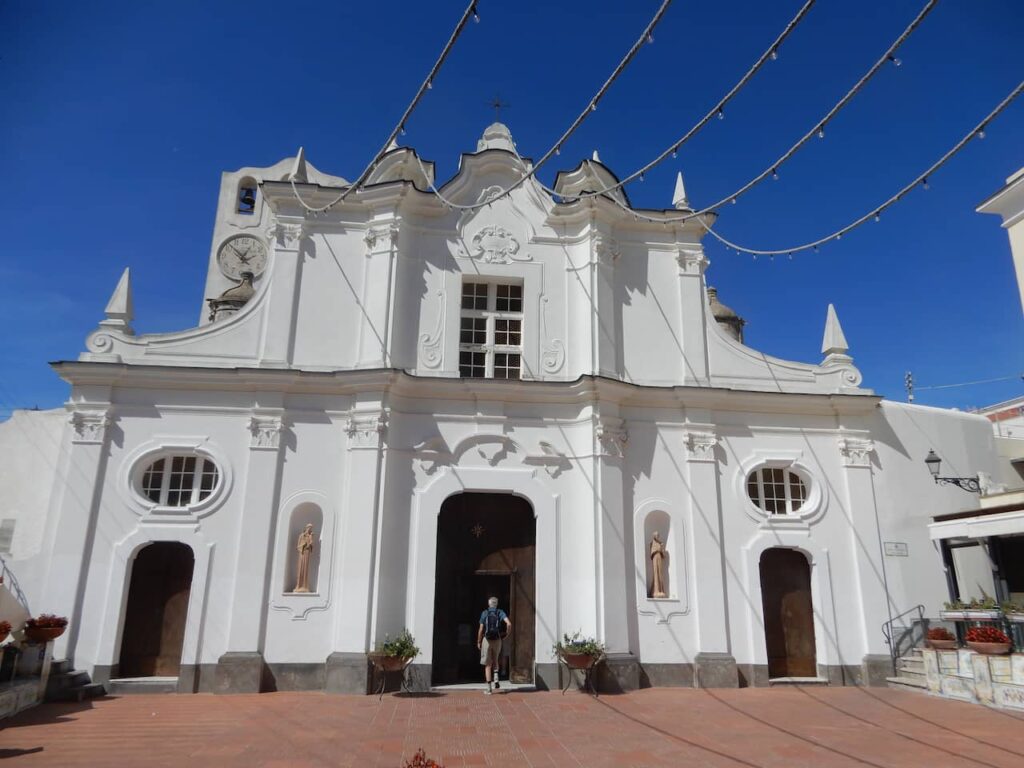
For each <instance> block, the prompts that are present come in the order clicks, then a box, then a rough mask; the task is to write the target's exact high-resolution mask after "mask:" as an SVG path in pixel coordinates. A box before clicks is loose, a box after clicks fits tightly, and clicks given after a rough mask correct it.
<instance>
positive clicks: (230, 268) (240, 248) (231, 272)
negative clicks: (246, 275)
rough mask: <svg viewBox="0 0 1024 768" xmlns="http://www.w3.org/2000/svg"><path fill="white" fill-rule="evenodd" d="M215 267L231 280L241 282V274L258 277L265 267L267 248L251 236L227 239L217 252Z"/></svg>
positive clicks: (237, 236)
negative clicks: (248, 273) (249, 273)
mask: <svg viewBox="0 0 1024 768" xmlns="http://www.w3.org/2000/svg"><path fill="white" fill-rule="evenodd" d="M217 266H219V267H220V271H221V272H223V273H224V276H225V277H229V278H231V279H232V280H241V279H242V273H243V272H252V274H253V276H254V277H259V275H260V274H262V273H263V270H264V269H266V267H267V246H265V245H264V244H263V242H262V241H260V240H257V239H256V238H255V237H253V236H252V235H236V236H235V237H231V238H228V239H227V240H225V241H224V243H223V244H222V245H221V247H220V250H218V251H217Z"/></svg>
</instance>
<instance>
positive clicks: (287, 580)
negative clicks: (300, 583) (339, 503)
mask: <svg viewBox="0 0 1024 768" xmlns="http://www.w3.org/2000/svg"><path fill="white" fill-rule="evenodd" d="M307 525H312V526H313V551H312V553H311V554H310V558H309V594H314V595H315V594H317V584H318V582H319V580H320V555H321V551H322V550H323V527H324V514H323V511H322V510H321V509H320V507H319V506H318V505H316V504H314V503H312V502H309V501H306V502H302V503H301V504H298V505H297V506H296V507H295V508H294V509H292V512H291V517H290V518H289V520H288V529H287V533H286V537H285V541H284V546H285V547H287V548H288V556H287V557H286V558H285V569H284V584H282V585H281V589H282V591H283V592H285V593H287V594H301V593H296V592H295V591H294V590H295V582H296V579H297V574H298V567H299V551H298V543H299V536H300V535H302V531H303V529H304V528H305V527H306V526H307Z"/></svg>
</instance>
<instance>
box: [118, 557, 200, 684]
mask: <svg viewBox="0 0 1024 768" xmlns="http://www.w3.org/2000/svg"><path fill="white" fill-rule="evenodd" d="M193 564H194V558H193V556H192V550H191V549H190V548H189V547H188V546H186V545H185V544H179V543H177V542H167V541H164V542H158V543H156V544H150V545H148V546H146V547H145V548H143V549H142V550H141V551H140V552H139V553H138V555H136V557H135V562H134V564H133V565H132V578H131V585H130V586H129V588H128V606H127V608H126V610H125V617H124V633H123V634H122V639H121V658H120V662H119V663H118V668H117V675H118V677H175V676H177V674H178V670H179V668H180V667H181V646H182V643H183V641H184V639H185V619H186V616H187V614H188V598H189V593H190V591H191V588H192V566H193Z"/></svg>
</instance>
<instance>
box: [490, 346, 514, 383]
mask: <svg viewBox="0 0 1024 768" xmlns="http://www.w3.org/2000/svg"><path fill="white" fill-rule="evenodd" d="M519 360H520V356H519V355H512V354H505V353H502V352H497V353H495V355H494V378H496V379H518V378H519Z"/></svg>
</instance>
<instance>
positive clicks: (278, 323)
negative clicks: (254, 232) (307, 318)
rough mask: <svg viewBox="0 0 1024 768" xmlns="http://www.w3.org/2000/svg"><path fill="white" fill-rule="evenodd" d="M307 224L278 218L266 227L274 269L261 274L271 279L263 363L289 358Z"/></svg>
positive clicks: (282, 364)
mask: <svg viewBox="0 0 1024 768" xmlns="http://www.w3.org/2000/svg"><path fill="white" fill-rule="evenodd" d="M306 226H307V225H306V222H305V220H304V219H291V218H288V219H285V218H281V219H280V220H278V221H276V222H275V223H274V224H273V226H271V227H270V229H268V230H267V238H268V240H269V241H270V242H271V243H272V244H273V247H274V256H273V269H272V270H271V272H270V274H269V276H268V277H267V278H264V279H269V280H270V281H271V283H270V285H269V286H267V288H268V291H269V295H268V296H267V299H268V309H267V329H266V336H265V338H264V342H263V354H262V356H261V362H262V363H263V364H265V365H270V366H280V367H286V366H287V365H288V364H289V363H290V362H291V359H292V352H293V350H294V348H295V324H296V307H297V304H298V300H299V286H300V279H299V278H300V275H301V272H302V243H303V239H304V238H305V237H306V235H307V234H308V233H307V229H306Z"/></svg>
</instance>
